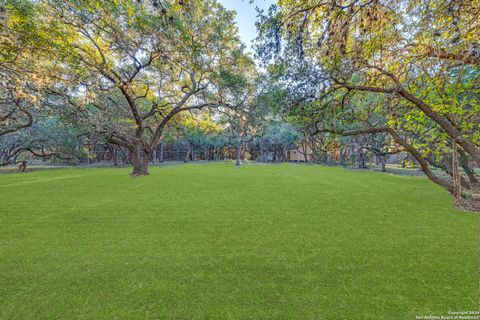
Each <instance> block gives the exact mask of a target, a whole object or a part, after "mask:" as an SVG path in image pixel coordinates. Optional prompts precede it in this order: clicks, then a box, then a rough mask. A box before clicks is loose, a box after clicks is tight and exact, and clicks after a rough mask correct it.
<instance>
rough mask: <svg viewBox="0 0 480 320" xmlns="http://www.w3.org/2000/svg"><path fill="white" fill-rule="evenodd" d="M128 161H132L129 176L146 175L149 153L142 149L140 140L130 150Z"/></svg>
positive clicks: (147, 173)
mask: <svg viewBox="0 0 480 320" xmlns="http://www.w3.org/2000/svg"><path fill="white" fill-rule="evenodd" d="M129 151H130V161H131V162H132V166H133V171H132V173H131V174H130V175H131V176H134V177H136V176H147V175H149V172H148V164H149V162H150V153H148V152H147V151H146V150H143V148H142V147H141V142H137V143H136V145H135V146H134V147H133V148H131V149H130V150H129Z"/></svg>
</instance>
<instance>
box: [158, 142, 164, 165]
mask: <svg viewBox="0 0 480 320" xmlns="http://www.w3.org/2000/svg"><path fill="white" fill-rule="evenodd" d="M164 144H165V143H164V142H163V141H162V142H160V156H159V158H160V159H159V161H160V163H163V146H164Z"/></svg>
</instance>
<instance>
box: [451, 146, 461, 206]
mask: <svg viewBox="0 0 480 320" xmlns="http://www.w3.org/2000/svg"><path fill="white" fill-rule="evenodd" d="M452 178H453V192H452V193H453V196H454V197H455V199H461V198H462V185H461V183H460V173H459V172H458V162H457V144H456V143H455V142H453V150H452Z"/></svg>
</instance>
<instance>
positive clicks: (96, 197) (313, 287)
mask: <svg viewBox="0 0 480 320" xmlns="http://www.w3.org/2000/svg"><path fill="white" fill-rule="evenodd" d="M129 170H130V169H128V168H124V169H57V170H46V171H38V172H29V173H25V174H21V175H20V174H5V175H0V319H22V320H25V319H415V316H416V315H441V314H444V315H446V314H447V313H448V311H464V310H478V301H479V272H478V271H479V265H478V263H479V251H478V249H479V245H478V244H479V236H478V230H479V215H478V214H475V213H465V212H460V211H458V210H455V209H453V208H452V200H451V198H450V196H449V195H448V194H447V193H446V192H444V191H443V190H442V189H440V188H439V187H437V186H435V185H433V184H432V183H430V182H429V181H428V180H426V179H423V178H418V177H402V176H393V175H388V174H381V173H372V172H364V171H352V170H345V169H342V168H328V167H321V166H303V165H246V166H243V167H241V168H235V167H234V166H233V165H232V164H230V163H216V164H203V165H197V164H190V165H181V166H165V167H157V168H152V169H151V175H150V176H148V177H139V178H131V177H129V176H128V173H129Z"/></svg>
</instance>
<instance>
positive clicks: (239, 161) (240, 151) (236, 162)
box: [235, 144, 242, 167]
mask: <svg viewBox="0 0 480 320" xmlns="http://www.w3.org/2000/svg"><path fill="white" fill-rule="evenodd" d="M241 158H242V145H241V144H239V145H238V146H237V157H236V161H235V166H237V167H240V164H241V160H242V159H241Z"/></svg>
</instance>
